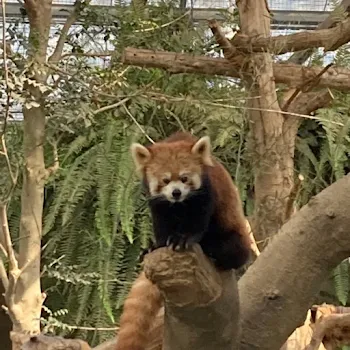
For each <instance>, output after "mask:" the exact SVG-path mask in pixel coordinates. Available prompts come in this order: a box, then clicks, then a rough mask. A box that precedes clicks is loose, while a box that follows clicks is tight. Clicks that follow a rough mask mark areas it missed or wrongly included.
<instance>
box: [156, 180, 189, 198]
mask: <svg viewBox="0 0 350 350" xmlns="http://www.w3.org/2000/svg"><path fill="white" fill-rule="evenodd" d="M176 190H178V191H180V192H181V194H179V197H174V191H176ZM189 192H190V188H189V186H188V185H187V184H184V183H183V182H181V181H171V182H170V183H169V184H168V185H166V186H165V187H163V188H162V194H163V195H164V196H165V197H166V199H167V200H168V201H169V202H173V203H175V202H182V201H183V200H184V199H186V197H187V195H188V193H189Z"/></svg>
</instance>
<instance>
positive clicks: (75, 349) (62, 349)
mask: <svg viewBox="0 0 350 350" xmlns="http://www.w3.org/2000/svg"><path fill="white" fill-rule="evenodd" d="M22 350H91V348H90V346H89V345H88V344H87V343H86V342H84V341H83V340H79V339H64V338H62V337H49V336H46V335H38V336H35V337H31V338H30V339H29V340H28V341H27V342H25V343H24V344H23V346H22Z"/></svg>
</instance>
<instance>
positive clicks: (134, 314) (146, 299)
mask: <svg viewBox="0 0 350 350" xmlns="http://www.w3.org/2000/svg"><path fill="white" fill-rule="evenodd" d="M162 301H163V299H162V296H161V294H160V292H159V289H158V288H157V286H156V285H155V284H153V283H152V282H151V281H150V280H149V279H147V277H146V276H145V273H144V272H141V274H140V276H139V277H138V278H137V279H136V281H135V282H134V284H133V286H132V287H131V290H130V292H129V295H128V296H127V298H126V300H125V302H124V309H123V313H122V315H121V318H120V329H119V332H118V341H117V347H116V348H115V350H144V349H145V348H146V345H147V341H148V333H149V331H150V328H151V326H152V323H153V321H154V319H155V318H156V316H157V313H158V311H159V309H160V308H161V306H162Z"/></svg>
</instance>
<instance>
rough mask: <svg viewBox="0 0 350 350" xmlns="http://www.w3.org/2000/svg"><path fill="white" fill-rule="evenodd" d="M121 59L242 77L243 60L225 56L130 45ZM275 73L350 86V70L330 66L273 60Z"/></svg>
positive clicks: (302, 82)
mask: <svg viewBox="0 0 350 350" xmlns="http://www.w3.org/2000/svg"><path fill="white" fill-rule="evenodd" d="M122 62H123V63H124V64H128V65H134V66H140V67H147V68H162V69H165V70H167V71H168V72H170V73H174V74H179V73H197V74H205V75H221V76H227V77H233V78H242V66H243V64H244V63H245V61H243V60H238V61H237V62H235V63H232V62H230V61H229V60H227V59H225V58H214V57H207V56H194V55H191V54H186V53H177V52H167V51H153V50H145V49H134V48H131V47H128V48H126V49H125V50H124V52H123V57H122ZM272 67H273V76H274V81H275V82H276V83H281V84H285V85H288V86H289V87H299V86H307V84H308V82H313V81H315V79H317V86H318V87H320V88H322V87H326V88H332V89H336V90H339V91H349V90H350V70H349V69H346V68H333V67H332V68H330V69H328V70H327V71H326V72H324V73H323V74H322V72H323V70H324V69H323V68H322V67H303V66H299V65H297V64H292V63H273V64H272Z"/></svg>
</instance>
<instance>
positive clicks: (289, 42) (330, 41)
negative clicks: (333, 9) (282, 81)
mask: <svg viewBox="0 0 350 350" xmlns="http://www.w3.org/2000/svg"><path fill="white" fill-rule="evenodd" d="M349 41H350V18H347V19H346V20H344V21H342V22H340V23H338V24H336V25H335V26H334V27H332V28H329V29H318V30H314V31H304V32H299V33H294V34H290V35H277V36H273V37H271V36H269V37H260V36H255V37H250V36H248V35H244V34H236V35H235V36H234V38H233V39H232V40H231V43H232V45H233V46H234V48H235V49H237V51H238V52H241V53H242V52H243V53H248V54H249V53H252V52H269V53H270V54H276V55H281V54H284V53H287V52H293V51H301V50H305V49H313V48H318V47H323V48H324V50H325V51H333V50H334V49H336V48H338V47H340V46H342V45H344V44H346V43H347V42H349Z"/></svg>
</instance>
